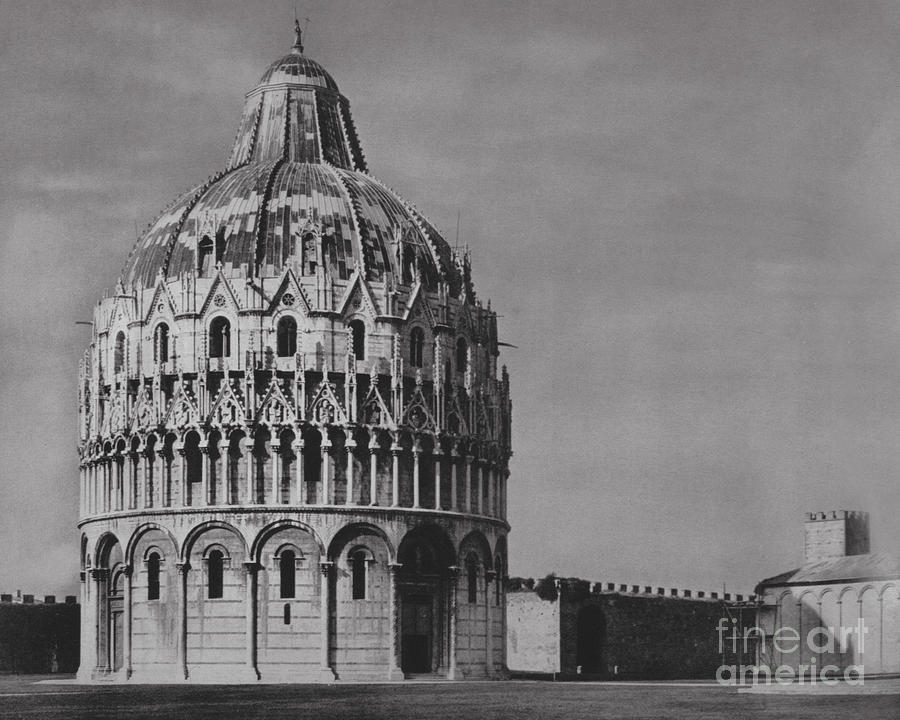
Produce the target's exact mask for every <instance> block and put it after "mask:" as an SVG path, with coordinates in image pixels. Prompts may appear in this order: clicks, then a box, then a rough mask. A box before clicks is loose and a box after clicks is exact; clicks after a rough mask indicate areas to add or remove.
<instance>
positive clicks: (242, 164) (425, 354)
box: [79, 29, 511, 682]
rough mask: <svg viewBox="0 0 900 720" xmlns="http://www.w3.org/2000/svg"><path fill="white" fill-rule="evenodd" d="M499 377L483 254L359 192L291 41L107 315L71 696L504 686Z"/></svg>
mask: <svg viewBox="0 0 900 720" xmlns="http://www.w3.org/2000/svg"><path fill="white" fill-rule="evenodd" d="M497 357H498V342H497V316H496V313H494V312H493V311H492V310H491V308H490V303H488V304H487V307H485V306H484V305H482V303H481V301H480V300H478V299H477V297H476V295H475V290H474V287H473V285H472V281H471V269H470V266H469V259H468V255H467V254H466V255H462V256H459V255H457V254H456V253H455V252H454V251H453V250H452V249H451V248H450V247H449V245H448V244H447V243H446V242H445V241H444V239H443V238H442V237H441V236H440V235H439V234H438V233H437V231H436V230H435V229H434V227H433V226H432V225H431V224H430V223H429V222H428V220H427V219H426V218H425V217H424V216H423V215H421V213H419V212H418V211H417V210H416V209H414V208H413V207H412V206H411V205H410V204H409V203H407V202H406V201H405V200H403V199H402V198H400V197H399V196H398V195H397V194H396V193H394V192H393V191H392V190H390V189H388V188H387V187H385V186H384V185H383V184H381V183H380V182H379V181H378V180H376V179H375V178H373V177H372V176H371V175H369V174H368V171H367V168H366V165H365V160H364V158H363V155H362V151H361V148H360V145H359V141H358V139H357V137H356V131H355V128H354V125H353V122H352V118H351V116H350V112H349V103H348V102H347V100H346V98H344V97H343V96H342V95H341V94H340V93H339V91H338V89H337V85H336V84H335V83H334V80H333V79H332V78H331V76H330V75H328V73H327V72H326V71H325V70H324V69H322V67H321V66H320V65H318V64H317V63H315V62H314V61H312V60H310V59H309V58H307V57H306V56H305V55H304V54H303V48H302V44H301V43H300V36H299V29H298V36H297V42H296V43H295V45H294V48H293V49H292V51H291V53H290V54H289V55H287V56H285V57H283V58H281V59H279V60H278V61H276V62H275V63H273V64H272V66H271V67H270V68H269V69H268V70H267V71H266V73H265V74H264V75H263V78H262V80H261V81H260V84H259V85H258V86H257V87H256V88H255V89H254V90H252V91H251V92H250V93H248V95H247V99H246V103H245V109H244V114H243V117H242V119H241V122H240V126H239V131H238V136H237V138H236V140H235V145H234V149H233V151H232V153H231V156H230V158H229V160H228V163H227V165H226V169H225V170H224V171H222V172H220V173H216V174H215V175H213V176H212V177H211V178H210V179H209V180H208V181H206V182H205V183H203V184H201V185H200V186H198V187H197V188H196V189H195V190H193V191H191V192H189V193H187V194H186V195H184V196H182V197H180V198H178V199H177V200H176V201H175V202H174V203H173V205H172V206H170V207H169V208H168V209H167V210H166V211H165V212H164V213H163V214H162V215H161V216H160V217H159V218H158V219H157V220H156V221H155V222H154V223H152V224H151V226H150V227H149V228H148V229H147V231H146V232H145V233H144V235H143V236H142V237H141V238H140V239H139V240H138V243H137V245H136V247H135V248H134V250H133V251H132V253H131V256H130V257H129V259H128V262H127V263H126V266H125V269H124V271H123V273H122V276H121V277H120V279H119V281H118V283H117V285H116V288H115V291H114V292H113V293H112V294H108V295H107V296H106V297H104V298H103V299H102V300H101V301H100V303H99V304H98V306H97V309H96V312H95V317H94V335H93V339H92V343H91V346H90V348H89V349H88V351H87V352H86V353H85V357H84V360H83V362H82V366H81V371H80V382H79V388H80V407H81V418H80V438H81V442H80V455H81V464H80V468H81V472H80V474H81V508H80V510H81V520H80V522H79V527H80V529H81V532H82V540H81V568H82V598H81V604H82V608H83V615H82V625H81V627H82V630H81V632H82V638H81V647H82V651H81V666H80V669H79V678H80V679H82V680H84V681H88V680H126V679H132V680H134V681H152V680H161V679H162V680H177V681H184V680H188V681H195V682H204V681H220V682H221V681H227V682H240V681H253V682H255V681H257V680H259V679H262V680H263V681H297V682H300V681H304V682H305V681H314V680H334V679H335V678H340V679H343V678H360V679H384V678H399V677H405V676H408V675H418V674H431V675H437V676H441V677H446V678H462V677H482V678H483V677H491V676H494V675H495V674H498V673H502V672H503V671H504V668H505V657H506V655H505V636H506V634H505V628H504V612H503V607H504V590H503V586H502V582H500V581H498V578H500V579H502V578H503V577H504V575H505V573H506V567H507V561H506V557H507V554H506V536H507V532H508V530H509V526H508V524H507V522H506V486H507V478H508V460H509V457H510V454H511V452H510V414H511V411H510V408H511V403H510V399H509V379H508V376H507V374H506V370H505V368H503V369H501V371H500V372H499V373H498V368H497Z"/></svg>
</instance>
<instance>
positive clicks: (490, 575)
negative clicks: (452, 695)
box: [484, 570, 497, 678]
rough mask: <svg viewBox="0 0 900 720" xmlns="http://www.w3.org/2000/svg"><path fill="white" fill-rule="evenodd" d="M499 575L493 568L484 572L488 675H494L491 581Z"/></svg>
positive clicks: (486, 667) (486, 670) (486, 665)
mask: <svg viewBox="0 0 900 720" xmlns="http://www.w3.org/2000/svg"><path fill="white" fill-rule="evenodd" d="M496 577H497V573H495V572H494V571H493V570H486V571H485V573H484V652H485V660H484V662H485V666H484V668H485V672H486V673H487V676H488V677H489V678H490V677H493V676H494V623H493V613H491V582H493V581H494V580H495V579H496Z"/></svg>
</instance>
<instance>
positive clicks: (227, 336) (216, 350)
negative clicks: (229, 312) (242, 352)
mask: <svg viewBox="0 0 900 720" xmlns="http://www.w3.org/2000/svg"><path fill="white" fill-rule="evenodd" d="M209 356H210V357H212V358H220V357H230V356H231V323H230V322H228V319H227V318H223V317H222V316H221V315H220V316H219V317H217V318H213V321H212V322H211V323H210V324H209Z"/></svg>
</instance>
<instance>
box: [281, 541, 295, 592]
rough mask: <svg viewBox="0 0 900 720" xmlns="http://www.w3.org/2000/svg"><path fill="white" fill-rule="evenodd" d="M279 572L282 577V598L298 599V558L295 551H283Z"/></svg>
mask: <svg viewBox="0 0 900 720" xmlns="http://www.w3.org/2000/svg"><path fill="white" fill-rule="evenodd" d="M278 571H279V574H280V575H281V595H280V597H282V598H292V597H296V593H297V590H296V587H297V556H296V555H295V554H294V551H293V550H283V551H282V553H281V556H280V557H279V558H278Z"/></svg>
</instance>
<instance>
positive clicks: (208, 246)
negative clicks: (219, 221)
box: [197, 235, 213, 277]
mask: <svg viewBox="0 0 900 720" xmlns="http://www.w3.org/2000/svg"><path fill="white" fill-rule="evenodd" d="M212 258H213V241H212V238H211V237H210V236H209V235H204V236H203V238H202V239H201V240H200V242H198V243H197V275H198V276H199V277H211V276H212V270H213V262H212Z"/></svg>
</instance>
